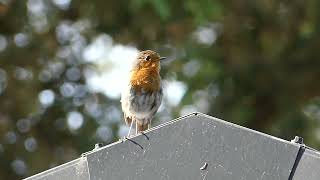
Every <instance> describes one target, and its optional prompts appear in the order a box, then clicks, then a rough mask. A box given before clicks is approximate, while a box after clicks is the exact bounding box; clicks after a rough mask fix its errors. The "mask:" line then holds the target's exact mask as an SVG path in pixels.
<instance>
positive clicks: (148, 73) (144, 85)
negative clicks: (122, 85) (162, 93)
mask: <svg viewBox="0 0 320 180" xmlns="http://www.w3.org/2000/svg"><path fill="white" fill-rule="evenodd" d="M160 80H161V78H160V75H159V70H158V69H156V68H144V69H140V70H133V71H132V72H131V79H130V83H131V85H132V87H133V88H134V89H135V90H136V91H138V92H141V90H142V89H143V90H144V91H146V92H154V91H158V90H159V89H160Z"/></svg>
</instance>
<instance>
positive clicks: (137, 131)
mask: <svg viewBox="0 0 320 180" xmlns="http://www.w3.org/2000/svg"><path fill="white" fill-rule="evenodd" d="M138 127H139V125H138V121H136V135H137V134H138V133H139V130H138Z"/></svg>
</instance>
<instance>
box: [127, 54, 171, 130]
mask: <svg viewBox="0 0 320 180" xmlns="http://www.w3.org/2000/svg"><path fill="white" fill-rule="evenodd" d="M164 59H166V58H165V57H160V56H159V54H158V53H156V52H154V51H151V50H146V51H141V52H140V53H139V54H138V56H137V58H136V59H135V61H134V63H133V66H132V68H131V71H130V76H129V82H128V85H127V86H126V87H125V89H124V91H123V92H122V94H121V106H122V111H123V113H124V120H125V122H126V124H127V125H129V126H130V129H129V132H128V136H129V135H130V132H131V129H132V124H133V123H135V126H136V134H138V133H139V132H142V131H145V130H147V129H149V128H150V127H151V120H152V118H153V116H154V115H155V114H156V112H157V110H158V108H159V106H160V104H161V100H162V96H163V92H162V85H161V77H160V61H162V60H164Z"/></svg>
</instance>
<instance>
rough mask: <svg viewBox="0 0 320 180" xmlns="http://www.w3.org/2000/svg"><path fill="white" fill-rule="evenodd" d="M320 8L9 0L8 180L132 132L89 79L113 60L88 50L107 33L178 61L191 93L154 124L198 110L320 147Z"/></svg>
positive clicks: (0, 120) (168, 67) (3, 127)
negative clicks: (94, 57)
mask: <svg viewBox="0 0 320 180" xmlns="http://www.w3.org/2000/svg"><path fill="white" fill-rule="evenodd" d="M319 8H320V1H317V0H304V1H302V0H290V1H286V0H277V1H275V0H257V1H250V0H238V1H228V0H221V1H220V0H211V1H210V0H197V1H196V0H184V1H182V0H172V1H171V0H170V1H169V0H132V1H125V0H81V1H80V0H78V1H76V0H73V1H72V0H0V177H1V179H21V178H23V177H27V176H30V175H33V174H35V173H38V172H41V171H43V170H46V169H48V168H50V167H54V166H57V165H59V164H61V163H64V162H67V161H70V160H72V159H75V158H77V157H79V155H80V154H81V153H83V152H85V151H88V150H90V149H92V148H93V146H94V144H95V143H96V142H103V143H104V144H108V143H111V142H114V141H116V140H118V139H119V136H121V135H123V134H124V133H123V132H125V129H124V128H123V127H124V126H123V121H122V114H121V110H120V103H119V97H110V96H108V95H106V94H105V93H102V92H99V91H94V90H92V89H90V88H89V86H88V82H87V78H86V77H88V76H89V75H90V73H93V72H98V73H101V71H103V72H108V71H109V70H111V69H112V68H115V67H114V66H112V65H111V66H110V67H109V66H108V67H103V68H101V65H99V64H98V65H97V63H96V62H94V61H88V60H86V58H84V56H83V52H84V51H85V49H86V48H87V47H88V46H89V45H90V44H91V43H92V42H94V41H95V39H96V38H97V37H101V35H103V36H102V37H104V38H106V37H107V38H112V41H113V44H114V45H115V44H118V45H123V46H125V47H131V48H137V49H140V50H144V49H153V50H156V51H158V52H159V53H160V54H161V55H163V56H168V57H170V58H171V59H174V60H172V61H170V62H167V63H165V64H164V66H163V67H162V72H161V74H162V77H163V79H165V80H170V81H176V82H179V83H180V85H181V84H183V86H184V87H186V91H185V92H184V93H182V95H183V97H182V99H181V101H178V104H171V105H166V104H170V103H166V101H168V98H167V100H166V99H165V102H164V106H163V107H162V108H161V110H160V112H159V113H158V115H157V118H156V119H157V120H155V124H160V123H162V122H165V121H167V120H170V119H172V118H176V117H179V116H180V115H184V114H186V113H188V112H191V111H200V112H203V113H206V114H209V115H212V116H215V117H218V118H222V119H225V120H227V121H231V122H234V123H236V124H239V125H242V126H245V127H249V128H252V129H255V130H259V131H262V132H265V133H268V134H271V135H274V136H277V137H281V138H284V139H287V140H290V139H292V138H293V137H294V135H300V136H303V137H304V139H305V142H306V144H308V145H309V146H312V147H314V148H318V149H319V148H320V124H319V121H320V109H319V105H320V99H319V95H320V83H319V78H320V68H319V67H320V61H319V57H320V48H319V47H320V46H319V42H320V11H319ZM102 39H103V38H102ZM93 49H94V48H93ZM93 52H94V51H93ZM93 54H94V53H93ZM108 61H109V60H108V58H106V59H104V61H103V62H108ZM119 61H120V60H119ZM125 65H126V66H127V64H125ZM125 65H124V66H125ZM88 74H89V75H88ZM114 81H119V79H117V78H116V77H115V78H114ZM105 86H106V87H108V86H109V85H108V84H105ZM112 88H113V87H112V86H111V85H110V90H111V91H112ZM166 92H167V94H168V93H170V94H171V96H168V95H167V97H172V96H175V93H176V92H175V90H174V89H173V90H172V89H170V91H169V90H168V91H166ZM68 122H69V123H68ZM70 122H71V125H74V126H70ZM120 131H123V132H120Z"/></svg>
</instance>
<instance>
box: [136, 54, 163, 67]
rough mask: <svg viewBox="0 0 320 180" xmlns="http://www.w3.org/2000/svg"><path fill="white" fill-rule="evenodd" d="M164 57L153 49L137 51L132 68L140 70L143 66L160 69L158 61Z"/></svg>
mask: <svg viewBox="0 0 320 180" xmlns="http://www.w3.org/2000/svg"><path fill="white" fill-rule="evenodd" d="M164 59H166V58H165V57H160V55H159V54H158V53H156V52H154V51H151V50H146V51H141V52H139V54H138V56H137V58H136V60H135V62H134V67H133V68H134V69H135V70H140V69H144V68H155V69H160V61H162V60H164Z"/></svg>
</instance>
